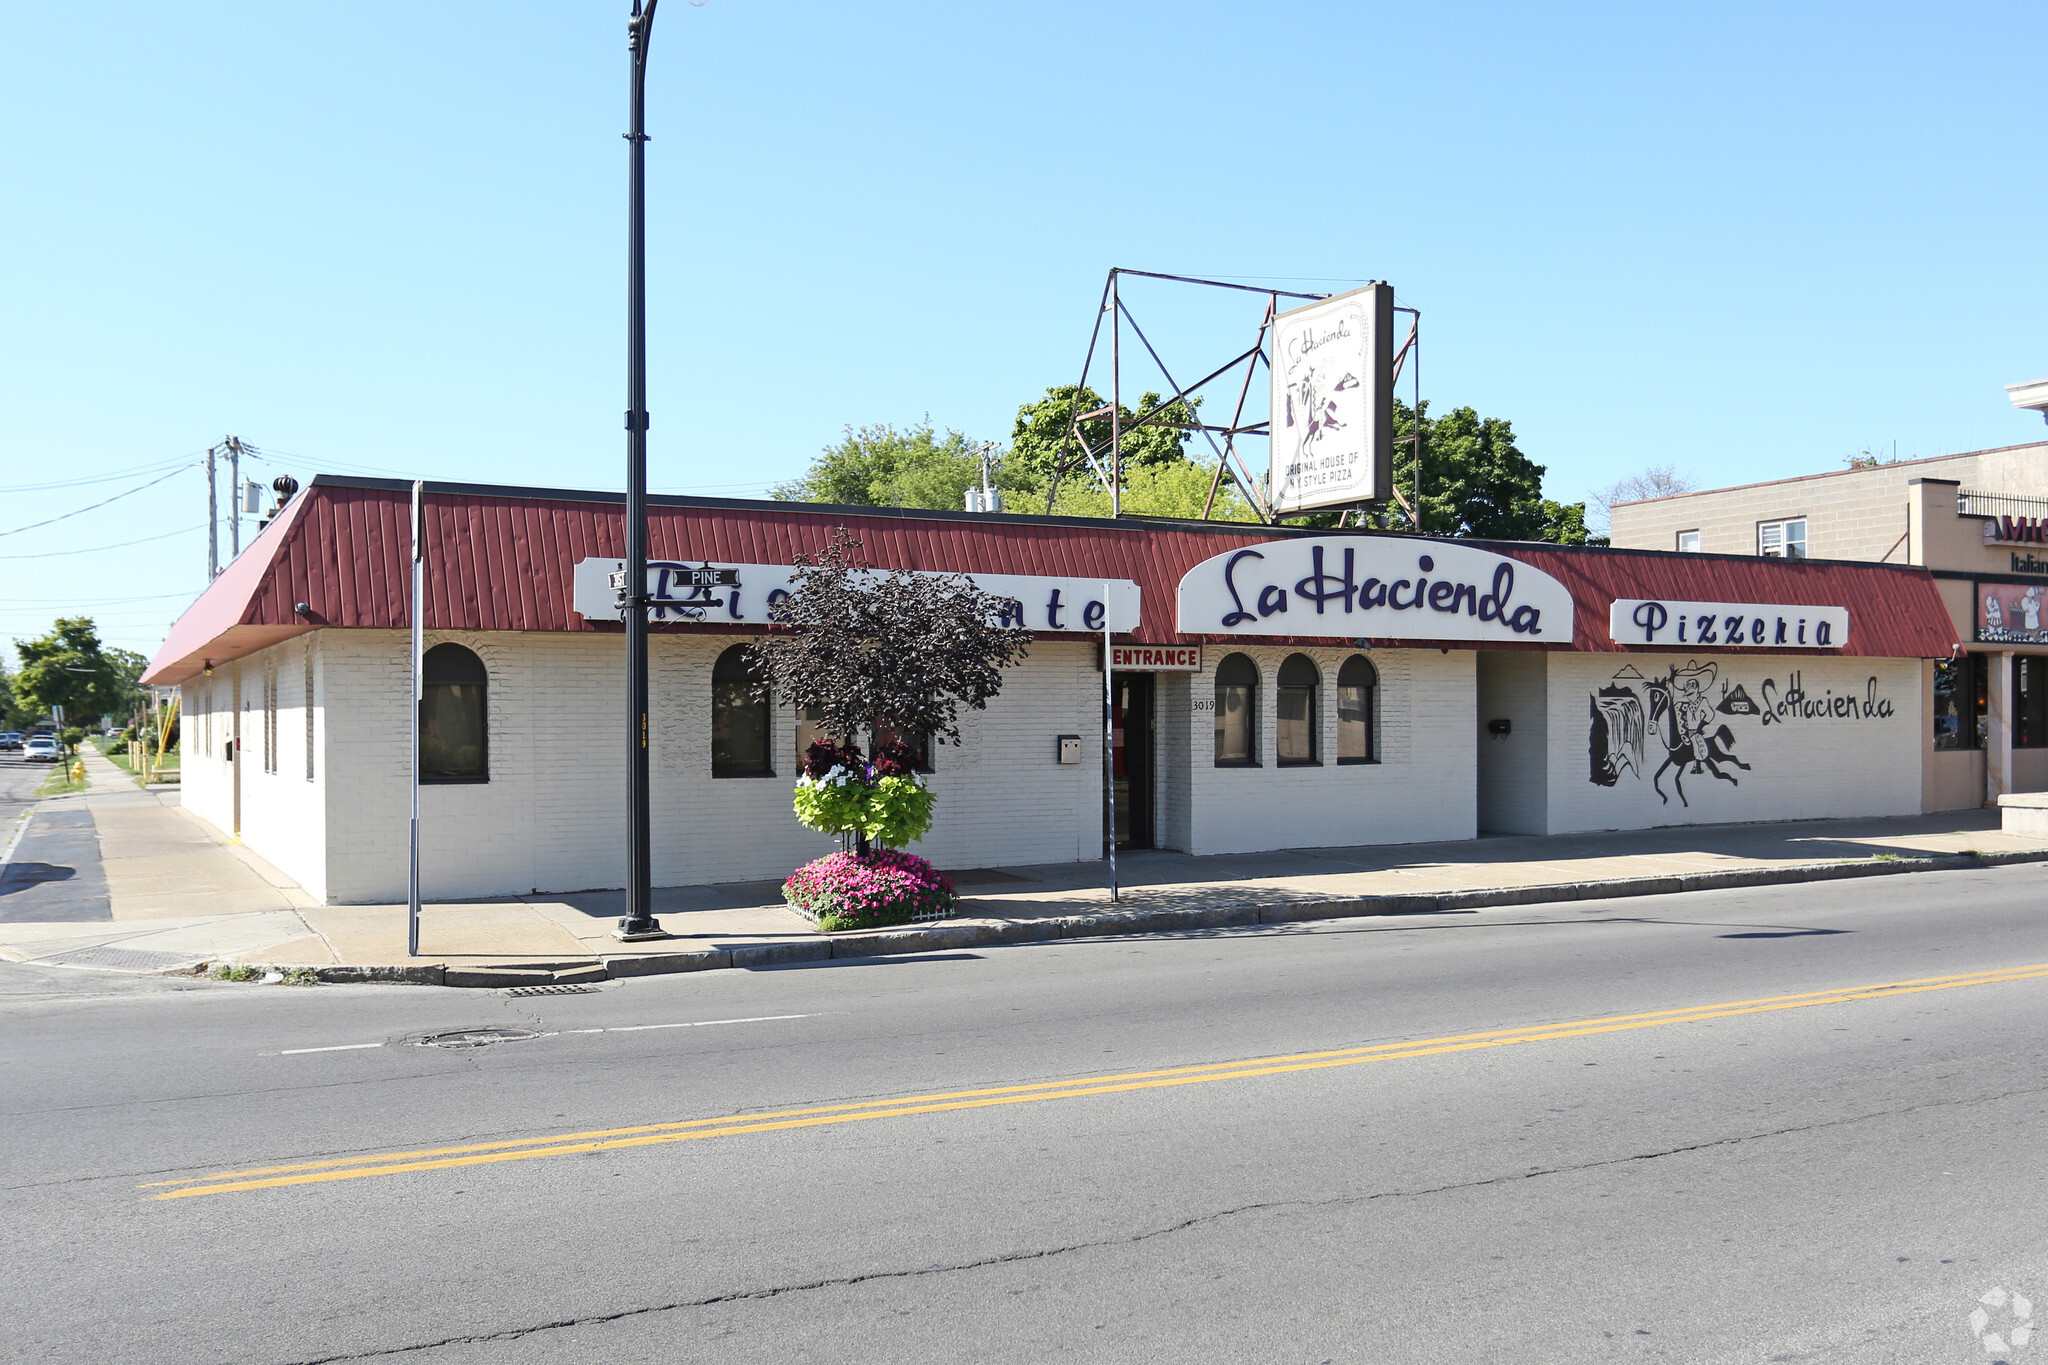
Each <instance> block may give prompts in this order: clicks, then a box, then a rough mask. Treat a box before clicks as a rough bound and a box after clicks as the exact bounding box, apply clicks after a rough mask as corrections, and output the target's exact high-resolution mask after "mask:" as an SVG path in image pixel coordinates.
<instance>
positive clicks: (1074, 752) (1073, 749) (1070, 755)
mask: <svg viewBox="0 0 2048 1365" xmlns="http://www.w3.org/2000/svg"><path fill="white" fill-rule="evenodd" d="M1080 761H1081V737H1080V736H1079V735H1061V736H1060V762H1062V763H1079V762H1080Z"/></svg>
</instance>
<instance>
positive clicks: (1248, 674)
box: [1216, 654, 1259, 768]
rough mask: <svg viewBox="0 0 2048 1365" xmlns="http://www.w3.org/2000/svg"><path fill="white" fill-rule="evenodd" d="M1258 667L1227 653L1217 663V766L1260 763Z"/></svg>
mask: <svg viewBox="0 0 2048 1365" xmlns="http://www.w3.org/2000/svg"><path fill="white" fill-rule="evenodd" d="M1258 734H1259V666H1258V665H1257V664H1255V663H1253V662H1252V661H1251V658H1250V656H1249V655H1244V654H1226V655H1224V656H1223V658H1222V659H1221V660H1220V661H1218V663H1217V665H1216V766H1217V767H1219V768H1256V767H1257V766H1258V765H1259V749H1258Z"/></svg>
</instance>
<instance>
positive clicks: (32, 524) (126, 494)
mask: <svg viewBox="0 0 2048 1365" xmlns="http://www.w3.org/2000/svg"><path fill="white" fill-rule="evenodd" d="M191 467H192V466H191V465H189V464H182V465H179V466H178V467H177V468H176V469H173V470H172V471H171V472H170V473H168V474H160V475H158V476H157V477H156V478H154V479H151V480H150V481H149V482H148V483H139V484H137V485H135V487H133V488H130V489H127V490H126V491H124V492H120V493H116V494H114V496H113V497H111V498H102V499H100V500H99V501H98V502H96V503H94V504H93V505H92V506H90V507H81V508H79V509H78V510H77V511H76V512H66V513H64V514H63V515H62V516H58V517H51V518H49V519H48V520H47V521H32V522H30V523H29V524H28V525H26V526H17V527H15V528H14V529H13V530H12V531H0V536H18V535H20V534H21V533H22V532H23V531H33V530H36V529H37V528H39V527H43V526H55V525H56V524H57V523H58V522H60V521H69V520H71V518H73V517H82V516H84V515H85V514H86V513H87V512H96V511H98V510H99V509H100V508H102V507H105V506H106V505H107V504H108V503H110V502H119V501H120V500H121V499H123V498H125V497H129V496H131V495H132V494H136V493H140V492H141V491H142V490H143V489H145V488H154V487H156V486H157V485H158V484H160V483H162V482H163V481H164V480H165V479H169V478H173V477H175V476H177V475H179V474H182V473H184V472H185V471H186V470H188V469H190V468H191Z"/></svg>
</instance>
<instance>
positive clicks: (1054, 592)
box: [573, 559, 1139, 634]
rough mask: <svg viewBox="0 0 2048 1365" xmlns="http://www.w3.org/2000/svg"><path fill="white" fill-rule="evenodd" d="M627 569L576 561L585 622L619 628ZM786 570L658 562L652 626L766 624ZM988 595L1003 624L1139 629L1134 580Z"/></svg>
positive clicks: (998, 581) (650, 581)
mask: <svg viewBox="0 0 2048 1365" xmlns="http://www.w3.org/2000/svg"><path fill="white" fill-rule="evenodd" d="M706 567H709V568H713V569H731V570H734V571H735V574H736V576H737V580H738V581H737V582H735V583H733V584H731V585H730V586H722V587H699V586H696V585H694V584H692V583H691V581H690V580H691V579H692V578H693V577H700V576H702V575H699V574H696V573H695V572H694V571H696V570H700V569H703V568H706ZM624 568H625V561H624V560H619V559H584V560H579V561H577V564H576V574H575V579H574V597H573V601H574V606H575V609H576V614H577V615H579V616H581V617H583V618H584V619H585V620H586V621H616V620H618V619H619V606H618V599H617V596H616V592H615V590H614V589H613V587H612V575H613V574H615V573H619V572H621V571H622V570H623V569H624ZM792 572H794V571H793V570H792V569H791V568H790V566H789V565H787V564H721V563H718V562H717V561H715V560H714V561H710V562H708V564H707V563H706V562H702V561H690V562H687V563H686V562H683V561H679V560H666V559H659V560H655V559H651V560H649V561H648V562H647V595H648V596H649V597H651V598H652V599H654V604H653V605H652V606H651V607H649V608H648V612H647V619H648V620H650V621H655V622H664V621H688V622H696V623H700V624H703V625H721V624H725V623H729V622H733V621H741V622H746V623H749V624H752V625H767V624H768V613H769V610H770V609H771V608H773V607H774V605H775V604H776V603H777V602H779V601H781V600H782V599H783V598H784V597H787V596H788V595H789V589H790V575H791V573H792ZM954 576H956V577H961V578H967V579H971V580H973V582H974V585H975V586H976V587H978V588H980V589H981V590H982V591H983V592H986V593H991V594H993V595H994V596H996V597H1000V598H1002V599H1003V600H1004V603H1005V607H1004V610H1003V614H1002V621H1001V624H1003V625H1006V626H1022V627H1023V628H1024V629H1026V630H1044V631H1057V632H1067V631H1073V632H1076V633H1080V634H1089V633H1096V634H1099V633H1100V632H1101V631H1102V630H1103V629H1104V628H1105V627H1106V628H1107V629H1109V630H1112V631H1119V632H1127V631H1133V630H1136V629H1137V628H1138V606H1139V590H1138V585H1137V584H1136V583H1133V582H1132V581H1131V580H1129V579H1128V578H1113V579H1109V580H1107V581H1104V580H1103V579H1100V578H1049V577H1041V576H1039V575H1036V574H1006V573H970V574H959V575H954Z"/></svg>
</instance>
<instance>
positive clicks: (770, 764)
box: [711, 645, 775, 777]
mask: <svg viewBox="0 0 2048 1365" xmlns="http://www.w3.org/2000/svg"><path fill="white" fill-rule="evenodd" d="M772 715H773V711H772V710H771V708H770V707H769V705H768V683H767V680H766V679H764V678H763V677H762V676H761V670H760V669H759V668H757V667H755V666H754V664H753V663H752V662H751V661H750V660H749V659H748V658H747V647H746V646H745V645H734V646H733V647H732V648H731V649H728V650H727V651H725V653H723V654H721V655H719V656H718V662H717V663H715V664H713V665H712V666H711V775H712V776H713V777H773V776H775V762H774V759H773V758H772V757H771V756H770V755H769V752H768V737H769V735H770V734H771V733H772V732H773V729H774V727H773V726H772V725H771V724H770V723H769V720H770V717H771V716H772Z"/></svg>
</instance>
